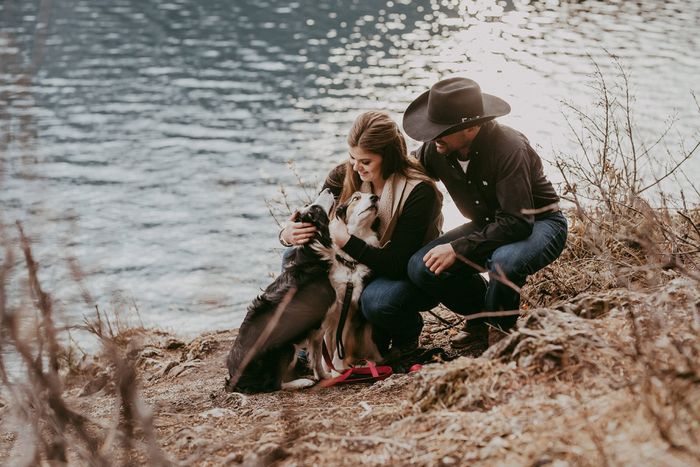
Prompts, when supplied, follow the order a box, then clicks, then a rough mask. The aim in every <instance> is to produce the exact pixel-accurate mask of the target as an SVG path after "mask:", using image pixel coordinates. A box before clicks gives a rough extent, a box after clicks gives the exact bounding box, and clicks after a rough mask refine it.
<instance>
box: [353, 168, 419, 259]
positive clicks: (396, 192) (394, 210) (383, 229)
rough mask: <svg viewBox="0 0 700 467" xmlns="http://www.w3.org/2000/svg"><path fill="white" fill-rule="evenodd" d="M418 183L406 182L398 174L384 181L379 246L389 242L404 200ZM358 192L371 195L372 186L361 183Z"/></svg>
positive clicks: (381, 198)
mask: <svg viewBox="0 0 700 467" xmlns="http://www.w3.org/2000/svg"><path fill="white" fill-rule="evenodd" d="M418 183H420V180H408V179H407V178H406V177H404V176H403V175H399V174H391V175H390V176H389V178H387V179H386V182H385V183H384V188H383V189H382V194H381V195H380V197H379V213H378V215H379V244H380V245H381V246H384V245H386V244H387V243H388V242H389V240H391V236H392V234H393V233H394V227H396V222H397V221H398V218H399V216H400V215H401V211H402V210H403V205H404V203H405V202H406V198H408V195H409V194H410V193H411V191H412V190H413V188H414V187H415V186H416V185H418ZM360 190H361V191H363V192H364V193H372V186H371V185H370V184H369V183H368V182H363V183H362V186H361V187H360Z"/></svg>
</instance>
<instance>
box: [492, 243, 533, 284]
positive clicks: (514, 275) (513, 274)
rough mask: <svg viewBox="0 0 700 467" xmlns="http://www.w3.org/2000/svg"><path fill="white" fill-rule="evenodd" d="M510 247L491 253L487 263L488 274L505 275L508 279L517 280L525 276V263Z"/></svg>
mask: <svg viewBox="0 0 700 467" xmlns="http://www.w3.org/2000/svg"><path fill="white" fill-rule="evenodd" d="M518 253H519V252H517V251H514V248H512V247H511V246H510V245H505V246H502V247H500V248H498V249H497V250H496V251H494V252H493V254H492V255H491V258H490V259H489V261H488V269H489V272H490V273H492V274H496V275H501V274H503V275H505V276H506V277H507V278H508V279H511V280H514V279H519V278H521V277H523V276H527V271H525V269H526V268H525V266H526V263H525V262H524V261H522V260H521V258H520V256H521V255H519V254H518Z"/></svg>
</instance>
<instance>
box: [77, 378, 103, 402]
mask: <svg viewBox="0 0 700 467" xmlns="http://www.w3.org/2000/svg"><path fill="white" fill-rule="evenodd" d="M108 382H109V375H107V374H106V373H101V374H99V375H97V376H96V377H94V378H92V379H91V380H90V381H88V382H87V384H86V385H85V386H83V389H82V390H81V391H80V393H79V394H78V397H86V396H91V395H93V394H95V393H96V392H98V391H100V390H101V389H102V388H104V387H105V386H106V385H107V383H108Z"/></svg>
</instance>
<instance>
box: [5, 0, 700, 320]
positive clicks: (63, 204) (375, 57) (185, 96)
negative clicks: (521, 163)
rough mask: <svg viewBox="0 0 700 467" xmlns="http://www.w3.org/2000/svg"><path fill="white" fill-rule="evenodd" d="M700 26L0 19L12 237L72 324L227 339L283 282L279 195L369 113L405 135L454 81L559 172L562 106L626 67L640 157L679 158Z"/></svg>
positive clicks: (418, 8) (338, 8)
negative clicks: (646, 152) (496, 101)
mask: <svg viewBox="0 0 700 467" xmlns="http://www.w3.org/2000/svg"><path fill="white" fill-rule="evenodd" d="M698 24H700V2H698V1H681V0H675V1H666V2H628V1H622V0H620V1H606V2H593V1H580V2H567V1H498V2H495V1H445V0H443V1H439V2H438V1H431V2H428V1H421V2H419V1H410V0H393V1H387V2H384V1H357V0H355V1H346V0H342V1H341V0H337V1H325V0H318V1H313V2H311V1H309V2H306V1H297V2H286V1H279V2H269V1H259V0H256V1H253V0H237V1H235V2H232V1H230V0H206V1H195V0H167V1H166V0H154V1H149V2H142V1H135V0H110V1H99V0H54V1H48V0H41V1H39V0H34V1H25V0H4V2H0V155H1V156H2V159H0V160H1V161H2V166H1V168H2V171H1V172H0V174H1V178H0V184H1V185H0V186H1V192H0V209H1V213H0V216H1V217H0V220H1V221H2V222H3V224H4V225H5V234H6V235H7V236H8V238H10V239H11V240H12V241H15V240H16V237H17V233H16V228H15V226H14V222H15V220H21V221H22V222H23V224H24V228H25V230H26V231H27V233H28V234H29V235H30V236H31V238H32V240H33V242H34V254H35V257H36V258H37V260H38V261H39V263H40V267H41V270H40V277H41V279H42V283H43V285H44V288H45V289H46V290H47V291H50V292H51V293H52V295H53V297H54V298H55V299H56V303H57V310H58V313H59V314H60V315H61V316H62V319H63V320H64V321H65V322H67V323H79V322H80V321H81V320H82V316H83V315H88V316H89V315H91V314H92V313H94V307H93V306H92V305H89V304H86V303H85V302H84V301H83V300H82V299H81V286H83V287H85V289H87V291H89V293H90V295H91V297H92V300H94V302H96V303H97V304H98V305H99V306H100V308H102V309H104V310H112V309H124V308H133V307H134V306H137V307H138V309H139V311H140V315H141V317H142V319H143V321H144V322H145V323H146V324H147V325H157V326H161V327H164V328H166V329H171V330H175V331H178V332H185V333H187V332H191V333H193V332H197V331H201V330H206V329H223V328H231V327H234V326H236V325H237V324H238V323H239V322H240V321H241V319H242V317H243V314H244V313H245V308H246V306H247V304H248V303H249V301H250V300H251V299H252V298H253V296H254V295H256V294H257V293H258V292H259V289H260V288H262V287H264V286H265V285H266V284H267V283H268V282H269V280H270V277H271V275H272V274H273V273H274V272H275V271H277V270H278V268H279V260H280V253H281V248H280V246H279V244H278V243H277V231H278V227H277V225H276V223H275V221H274V219H273V217H272V216H271V214H270V208H272V209H273V210H278V209H279V208H280V205H279V204H275V200H279V199H280V195H279V187H280V185H282V186H285V187H286V189H287V193H288V199H289V203H290V204H291V205H295V204H299V203H301V202H302V201H301V200H303V199H305V193H304V190H302V189H300V188H299V187H298V181H297V178H296V177H297V175H298V176H300V177H301V178H303V180H304V181H305V182H306V183H307V184H309V185H311V186H314V185H316V184H318V183H319V182H320V181H321V180H322V179H323V177H324V175H325V173H326V172H327V171H328V170H329V169H330V168H331V167H332V166H333V165H334V164H336V163H337V162H338V161H340V160H342V159H343V158H344V157H345V154H346V147H345V135H346V132H347V130H348V129H349V126H350V124H351V122H352V120H353V119H354V117H355V116H356V115H357V114H358V113H360V112H361V111H363V110H366V109H377V108H379V109H385V110H388V111H389V112H391V113H392V115H394V116H395V117H396V118H400V115H401V112H402V111H403V110H404V109H405V107H406V106H407V105H408V104H409V102H411V101H412V99H413V98H414V97H416V96H417V95H418V94H420V93H421V92H423V91H424V90H426V89H427V88H428V87H429V86H430V85H431V84H432V83H434V82H435V81H437V80H438V79H441V78H444V77H449V76H453V75H462V76H469V77H472V78H474V79H475V80H477V81H478V82H479V83H480V84H481V86H482V88H483V90H484V91H485V92H488V93H491V94H495V95H498V96H500V97H502V98H504V99H505V100H507V101H508V102H509V103H510V104H511V106H512V109H513V110H512V113H511V114H510V115H509V116H507V117H505V118H503V119H501V121H502V122H504V123H506V124H508V125H511V126H513V127H515V128H517V129H519V130H521V131H523V132H524V133H525V134H527V135H528V136H529V138H530V139H531V141H532V142H533V143H534V144H535V145H536V146H537V147H538V148H539V151H540V153H541V155H542V156H543V157H544V158H546V159H551V157H552V154H554V153H555V152H557V151H569V150H571V148H572V144H571V135H570V131H569V130H568V129H567V127H566V125H565V124H564V119H563V117H562V110H563V106H562V103H561V101H562V100H568V101H570V102H572V103H573V104H575V105H577V106H581V107H586V106H590V105H592V104H593V102H594V100H595V93H594V91H593V90H592V88H591V86H590V85H591V83H592V82H593V77H592V72H593V65H592V62H591V57H592V58H593V59H595V60H596V61H597V62H598V63H599V64H600V66H601V68H602V69H603V71H604V72H605V73H608V74H611V75H614V74H615V64H614V62H613V61H612V60H611V59H610V58H609V57H608V55H607V52H610V53H612V54H615V55H617V56H619V57H620V60H621V63H622V64H623V65H624V66H625V67H627V69H628V71H629V74H630V78H631V82H632V86H633V91H634V93H635V95H636V96H637V101H636V103H635V106H634V107H635V109H636V111H637V118H636V122H637V123H638V125H639V127H640V131H641V134H642V135H643V137H645V138H648V139H649V140H653V138H654V136H655V135H657V134H658V133H659V132H661V131H662V130H663V128H664V125H665V121H667V120H668V118H674V117H675V118H676V119H677V122H676V124H675V126H674V129H673V130H672V132H671V134H670V141H671V142H672V143H673V144H675V142H677V141H679V140H680V139H684V140H686V143H690V142H693V143H694V142H695V141H697V129H698V128H699V127H700V122H699V119H698V115H699V114H700V113H699V112H698V110H697V107H696V105H695V103H694V102H693V98H692V96H691V90H692V89H693V88H694V87H695V90H698V89H697V88H698V85H697V83H698V76H700V56H699V54H700V53H699V52H698V50H700V38H699V37H700V35H699V34H698ZM699 91H700V90H699ZM413 146H415V142H413ZM674 148H675V147H674V146H673V145H670V146H669V149H670V150H671V151H675V149H674ZM288 160H294V161H296V163H295V167H296V173H297V175H295V174H294V172H293V171H292V170H290V168H289V167H288V165H287V161H288ZM548 171H549V172H550V174H552V176H553V177H554V178H556V174H555V173H554V170H552V168H551V167H549V166H548ZM688 172H689V173H690V174H691V176H695V177H697V175H698V174H699V173H700V163H698V162H697V160H695V161H691V163H690V165H689V166H688ZM308 191H313V188H311V189H309V190H308ZM266 200H267V201H266ZM270 200H272V201H270ZM446 209H447V212H448V217H449V218H448V222H449V223H450V225H455V224H456V223H458V222H459V219H458V218H457V217H456V216H455V215H454V213H455V211H454V209H453V208H451V207H450V206H447V208H446ZM15 245H16V243H15ZM15 251H16V254H15V261H16V263H17V267H16V269H15V272H14V274H13V276H12V278H11V280H10V281H9V283H8V287H9V289H8V290H9V292H10V294H11V297H10V302H11V305H12V306H15V307H21V306H27V305H28V299H27V298H26V294H25V293H24V291H25V289H26V285H25V281H24V274H25V273H24V272H23V271H24V269H23V267H22V263H21V261H20V260H21V254H20V252H19V250H18V249H17V248H15ZM0 255H4V253H0ZM3 258H4V256H3ZM70 258H75V259H76V260H77V263H78V264H79V265H80V267H81V269H82V271H83V279H82V283H78V282H76V280H75V279H74V277H73V275H72V274H71V272H70V267H69V259H70Z"/></svg>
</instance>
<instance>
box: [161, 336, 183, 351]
mask: <svg viewBox="0 0 700 467" xmlns="http://www.w3.org/2000/svg"><path fill="white" fill-rule="evenodd" d="M184 346H185V343H184V342H182V341H181V340H180V339H176V338H174V337H169V338H168V339H167V340H166V341H165V349H166V350H176V349H181V348H182V347H184Z"/></svg>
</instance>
